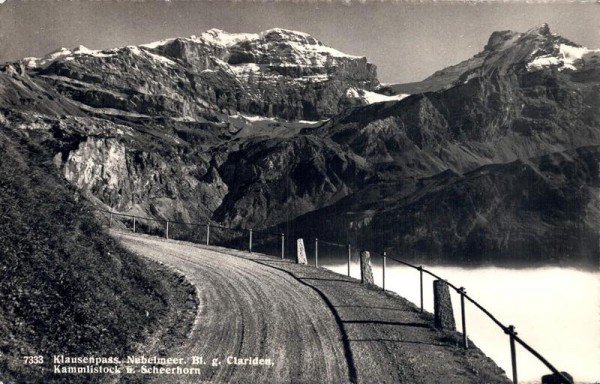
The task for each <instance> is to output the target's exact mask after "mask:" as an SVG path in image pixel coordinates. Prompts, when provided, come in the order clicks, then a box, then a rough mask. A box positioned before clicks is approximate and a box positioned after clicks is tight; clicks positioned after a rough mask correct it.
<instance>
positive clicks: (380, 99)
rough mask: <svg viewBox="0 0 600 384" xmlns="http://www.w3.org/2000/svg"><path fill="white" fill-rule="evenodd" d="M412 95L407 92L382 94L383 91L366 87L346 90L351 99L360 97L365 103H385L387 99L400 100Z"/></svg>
mask: <svg viewBox="0 0 600 384" xmlns="http://www.w3.org/2000/svg"><path fill="white" fill-rule="evenodd" d="M408 96H410V95H409V94H406V93H401V94H398V95H393V96H387V95H382V94H381V93H376V92H370V91H365V90H364V89H358V88H348V89H347V90H346V97H347V98H350V99H360V100H362V101H363V102H364V103H365V104H375V103H384V102H386V101H399V100H402V99H405V98H407V97H408Z"/></svg>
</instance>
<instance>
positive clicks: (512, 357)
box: [505, 325, 519, 384]
mask: <svg viewBox="0 0 600 384" xmlns="http://www.w3.org/2000/svg"><path fill="white" fill-rule="evenodd" d="M505 332H506V333H507V334H508V336H509V338H510V361H511V363H512V376H513V383H514V384H517V383H518V382H519V379H518V377H517V351H516V349H515V336H516V334H517V332H515V327H514V325H509V326H508V328H507V329H506V330H505Z"/></svg>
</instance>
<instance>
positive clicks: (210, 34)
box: [190, 28, 260, 47]
mask: <svg viewBox="0 0 600 384" xmlns="http://www.w3.org/2000/svg"><path fill="white" fill-rule="evenodd" d="M259 38H260V36H259V35H258V34H256V33H229V32H225V31H223V30H220V29H217V28H213V29H209V30H208V31H206V32H204V33H202V34H201V35H200V40H203V41H204V42H207V43H210V44H214V45H219V46H222V47H231V46H233V45H235V44H237V43H240V42H242V41H248V40H258V39H259ZM190 39H192V40H195V41H198V38H196V36H190Z"/></svg>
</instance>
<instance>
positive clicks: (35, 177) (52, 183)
mask: <svg viewBox="0 0 600 384" xmlns="http://www.w3.org/2000/svg"><path fill="white" fill-rule="evenodd" d="M164 278H165V274H164V271H161V270H160V269H158V268H157V267H156V266H153V265H149V264H148V263H147V262H146V261H143V260H141V259H139V258H137V257H135V256H133V255H131V254H129V253H127V252H126V251H124V250H122V249H121V248H120V247H119V246H117V244H116V243H115V242H114V241H113V240H112V239H111V238H109V237H108V235H107V234H106V233H105V232H104V231H103V229H102V228H101V227H100V226H99V225H98V224H97V223H96V222H95V220H94V219H93V215H92V213H91V211H90V209H89V208H88V207H87V206H86V204H85V203H83V202H81V201H79V199H78V195H77V192H76V191H75V190H74V189H73V188H72V187H69V186H68V185H67V183H66V182H65V181H64V180H63V179H62V178H61V177H60V176H59V175H58V173H57V172H56V171H55V169H54V167H53V165H52V163H51V161H50V158H49V156H48V154H47V153H46V152H45V150H44V149H42V148H40V147H35V146H34V145H33V144H29V143H26V142H24V141H23V142H19V139H18V138H15V137H10V134H9V133H8V131H6V130H2V128H0V297H1V300H0V335H2V337H1V338H0V381H4V382H7V381H9V382H10V381H11V380H14V381H16V382H44V383H47V382H58V381H71V382H72V381H73V380H75V381H78V380H76V378H75V377H74V376H73V375H70V376H69V377H65V376H63V377H56V376H53V375H52V374H51V372H50V368H51V365H50V364H49V363H48V361H49V360H50V359H51V356H52V355H53V354H65V355H72V356H78V355H79V356H89V355H95V356H125V354H127V353H130V352H133V350H134V348H135V345H136V343H138V342H140V341H142V340H143V338H144V335H145V334H146V335H147V334H148V332H151V331H152V329H153V328H154V326H155V325H157V324H158V323H160V322H161V321H163V320H164V318H165V316H167V315H168V314H169V309H170V308H169V306H170V304H171V303H170V302H171V300H172V299H173V298H172V292H169V289H170V287H168V284H170V283H168V282H166V281H167V280H168V279H164ZM26 355H43V356H44V357H45V361H46V363H45V364H44V366H43V367H36V366H25V365H24V364H23V356H26ZM67 379H68V380H67ZM80 379H82V380H84V381H85V382H90V379H93V380H94V381H95V380H100V379H102V378H101V377H99V376H94V377H90V376H88V377H86V378H85V379H84V378H83V377H81V378H80Z"/></svg>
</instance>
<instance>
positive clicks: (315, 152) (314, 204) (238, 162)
mask: <svg viewBox="0 0 600 384" xmlns="http://www.w3.org/2000/svg"><path fill="white" fill-rule="evenodd" d="M219 173H220V174H221V175H222V177H223V181H224V182H225V183H226V184H227V185H228V186H229V188H230V193H229V194H228V195H227V196H226V197H225V199H224V201H223V204H222V205H221V206H220V207H219V210H218V211H217V212H216V216H215V218H216V219H217V220H219V221H222V222H226V223H228V224H232V225H235V226H238V225H241V226H243V227H254V228H257V227H265V226H268V225H273V224H278V223H281V222H286V221H289V220H291V219H293V218H295V217H297V216H299V215H302V214H304V213H306V212H310V211H312V210H315V209H317V208H320V207H323V206H327V205H330V204H332V203H334V202H335V201H337V200H339V199H340V198H342V197H344V196H346V195H348V194H350V193H352V192H353V191H355V190H356V189H358V188H362V187H363V186H364V185H366V184H368V183H369V182H370V180H369V174H370V172H369V169H368V167H367V166H366V164H365V163H364V161H363V160H362V159H361V158H359V157H357V156H354V155H352V154H347V153H345V152H344V151H343V150H342V148H340V147H339V146H338V145H337V144H335V143H334V142H332V141H331V140H325V139H320V138H317V137H311V136H297V137H293V138H289V139H256V140H252V141H250V142H248V143H245V144H244V145H242V146H240V148H239V149H238V150H237V151H234V152H231V153H230V154H229V156H228V158H227V160H226V161H225V162H224V163H223V164H222V165H221V167H220V168H219Z"/></svg>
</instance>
